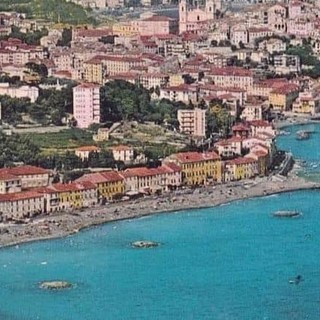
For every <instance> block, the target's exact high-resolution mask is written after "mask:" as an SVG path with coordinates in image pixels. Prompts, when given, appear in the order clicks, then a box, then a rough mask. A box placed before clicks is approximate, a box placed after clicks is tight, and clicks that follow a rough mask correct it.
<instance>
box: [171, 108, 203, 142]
mask: <svg viewBox="0 0 320 320" xmlns="http://www.w3.org/2000/svg"><path fill="white" fill-rule="evenodd" d="M177 118H178V121H179V129H180V132H182V133H185V134H188V135H190V136H193V137H201V138H204V137H205V136H206V110H203V109H199V108H195V109H192V110H189V109H180V110H178V116H177Z"/></svg>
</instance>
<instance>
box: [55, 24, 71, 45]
mask: <svg viewBox="0 0 320 320" xmlns="http://www.w3.org/2000/svg"><path fill="white" fill-rule="evenodd" d="M71 40H72V28H64V29H63V31H62V37H61V39H59V40H58V42H57V45H58V46H60V47H70V46H71Z"/></svg>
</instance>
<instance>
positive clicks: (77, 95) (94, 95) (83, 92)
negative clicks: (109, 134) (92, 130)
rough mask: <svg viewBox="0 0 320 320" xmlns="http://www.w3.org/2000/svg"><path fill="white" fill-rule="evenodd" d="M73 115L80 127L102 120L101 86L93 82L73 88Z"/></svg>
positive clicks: (86, 126)
mask: <svg viewBox="0 0 320 320" xmlns="http://www.w3.org/2000/svg"><path fill="white" fill-rule="evenodd" d="M73 116H74V118H75V119H76V121H77V126H78V127H79V128H88V127H89V126H90V124H92V123H99V122H100V86H99V85H96V84H91V83H84V84H80V85H79V86H76V87H74V88H73Z"/></svg>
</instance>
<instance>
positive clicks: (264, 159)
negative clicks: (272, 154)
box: [245, 149, 269, 176]
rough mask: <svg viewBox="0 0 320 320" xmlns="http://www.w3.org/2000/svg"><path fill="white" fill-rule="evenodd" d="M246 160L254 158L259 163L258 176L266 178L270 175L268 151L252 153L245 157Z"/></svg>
mask: <svg viewBox="0 0 320 320" xmlns="http://www.w3.org/2000/svg"><path fill="white" fill-rule="evenodd" d="M245 157H246V158H252V159H254V160H256V161H257V169H258V174H259V175H260V176H265V175H266V174H267V173H268V167H269V153H268V151H266V150H263V149H260V150H255V151H252V152H250V153H249V154H247V155H246V156H245Z"/></svg>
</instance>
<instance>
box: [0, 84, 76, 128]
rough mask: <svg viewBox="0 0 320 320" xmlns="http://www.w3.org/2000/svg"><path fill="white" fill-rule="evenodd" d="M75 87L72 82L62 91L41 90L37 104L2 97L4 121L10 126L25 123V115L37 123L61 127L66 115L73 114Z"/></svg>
mask: <svg viewBox="0 0 320 320" xmlns="http://www.w3.org/2000/svg"><path fill="white" fill-rule="evenodd" d="M73 86H74V83H72V82H71V83H69V85H68V87H67V88H63V89H62V90H61V91H57V90H54V89H53V90H41V89H40V94H39V98H38V100H37V101H36V102H35V103H31V102H30V100H29V99H26V98H10V97H9V96H0V102H1V105H2V119H3V121H4V122H6V123H8V124H12V125H16V124H18V123H21V122H23V116H24V115H28V116H29V117H30V118H31V120H33V121H35V122H37V123H41V124H50V123H52V124H55V125H61V124H62V119H63V118H64V117H65V116H66V113H67V112H69V113H71V112H72V99H73V97H72V88H73Z"/></svg>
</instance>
